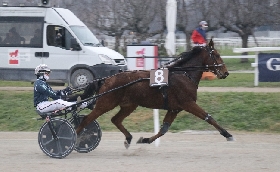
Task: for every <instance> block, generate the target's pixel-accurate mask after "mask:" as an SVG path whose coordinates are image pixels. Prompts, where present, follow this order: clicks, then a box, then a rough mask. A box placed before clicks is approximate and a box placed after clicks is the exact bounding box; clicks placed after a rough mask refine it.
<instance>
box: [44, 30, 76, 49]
mask: <svg viewBox="0 0 280 172" xmlns="http://www.w3.org/2000/svg"><path fill="white" fill-rule="evenodd" d="M71 38H74V37H73V36H72V35H71V33H70V32H69V31H68V30H67V29H66V28H64V27H62V26H56V25H49V26H47V44H48V45H49V46H55V47H60V48H63V49H66V50H70V43H71Z"/></svg>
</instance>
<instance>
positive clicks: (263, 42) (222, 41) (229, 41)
mask: <svg viewBox="0 0 280 172" xmlns="http://www.w3.org/2000/svg"><path fill="white" fill-rule="evenodd" d="M256 40H257V43H258V45H256V42H255V39H254V38H253V37H249V38H248V47H254V46H261V47H275V46H280V37H274V38H271V37H256ZM149 41H150V42H152V43H157V44H164V42H165V40H164V39H149ZM213 41H214V43H215V46H216V48H218V49H224V48H227V47H229V48H240V47H242V40H241V38H240V37H229V38H214V39H213ZM105 42H106V46H107V47H109V48H114V46H115V39H106V40H105ZM126 42H127V43H128V44H130V43H132V42H133V40H132V39H126ZM175 44H176V47H178V48H179V47H186V39H176V43H175ZM120 46H121V47H123V46H124V41H123V39H121V41H120Z"/></svg>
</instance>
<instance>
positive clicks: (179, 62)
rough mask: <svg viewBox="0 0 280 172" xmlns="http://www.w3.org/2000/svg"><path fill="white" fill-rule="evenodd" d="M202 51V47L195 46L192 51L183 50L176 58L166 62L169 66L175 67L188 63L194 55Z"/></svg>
mask: <svg viewBox="0 0 280 172" xmlns="http://www.w3.org/2000/svg"><path fill="white" fill-rule="evenodd" d="M201 51H202V48H201V47H193V49H192V50H191V51H188V52H183V53H181V54H179V56H178V57H177V58H176V59H174V60H171V61H169V62H168V63H166V64H164V65H165V66H166V67H167V68H173V67H180V66H182V64H184V63H186V62H187V61H189V60H190V59H192V58H193V57H195V56H197V54H199V53H200V52H201Z"/></svg>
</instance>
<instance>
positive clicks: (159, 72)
mask: <svg viewBox="0 0 280 172" xmlns="http://www.w3.org/2000/svg"><path fill="white" fill-rule="evenodd" d="M163 80H164V77H163V71H162V70H157V71H156V72H155V82H156V83H157V84H160V83H161V82H162V81H163Z"/></svg>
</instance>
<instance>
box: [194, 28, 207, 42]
mask: <svg viewBox="0 0 280 172" xmlns="http://www.w3.org/2000/svg"><path fill="white" fill-rule="evenodd" d="M191 38H192V41H193V43H194V44H206V43H207V40H206V33H205V30H203V29H201V27H198V28H196V29H195V30H194V31H193V33H192V37H191Z"/></svg>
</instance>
